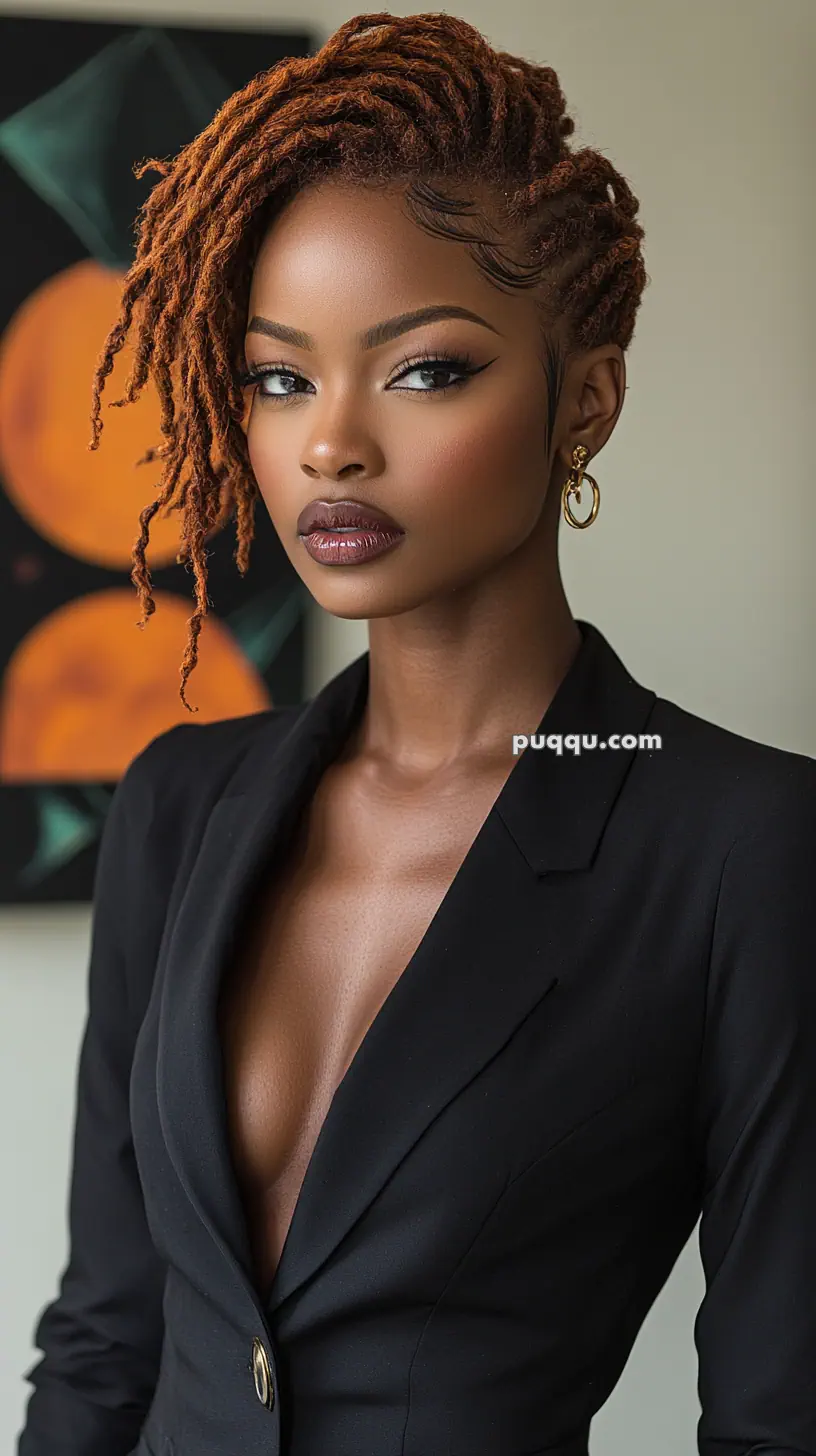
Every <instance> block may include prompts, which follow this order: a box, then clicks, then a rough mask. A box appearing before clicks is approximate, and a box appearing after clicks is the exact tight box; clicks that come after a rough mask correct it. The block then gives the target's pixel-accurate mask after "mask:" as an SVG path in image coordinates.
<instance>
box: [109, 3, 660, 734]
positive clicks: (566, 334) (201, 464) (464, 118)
mask: <svg viewBox="0 0 816 1456" xmlns="http://www.w3.org/2000/svg"><path fill="white" fill-rule="evenodd" d="M574 129H575V125H574V122H573V121H572V120H571V119H570V117H568V116H567V115H565V99H564V95H563V92H562V91H561V87H560V85H559V82H558V78H557V76H556V73H555V72H554V71H553V70H552V69H551V68H550V67H549V66H543V65H536V64H534V63H532V62H530V61H525V60H522V59H520V58H519V57H517V56H513V55H511V54H509V53H508V52H506V51H497V50H494V49H493V48H492V47H491V46H490V45H489V44H488V42H487V41H486V40H485V38H484V37H483V36H482V35H481V34H480V33H479V31H477V30H476V29H474V27H473V26H471V25H469V24H468V23H467V22H466V21H464V20H460V19H458V18H456V17H455V16H452V15H447V14H443V13H435V12H433V13H428V14H421V15H410V16H405V17H402V18H400V17H397V16H393V15H391V14H389V13H388V12H387V11H381V12H376V13H369V14H362V15H357V16H354V17H353V18H352V19H351V20H348V21H347V22H346V23H345V24H344V25H341V26H340V28H339V29H338V30H337V31H335V33H334V35H332V36H331V37H330V38H329V40H327V41H326V43H325V44H324V45H323V46H322V48H321V49H320V50H319V51H317V52H316V53H315V54H314V55H312V56H309V57H305V58H302V57H290V58H287V59H285V60H282V61H280V62H278V63H277V65H275V66H273V67H272V68H271V69H270V70H268V71H263V72H261V73H260V74H258V75H257V76H255V77H254V78H253V79H252V80H251V81H250V82H249V83H248V85H246V86H245V87H244V88H243V89H242V90H239V91H237V92H235V93H234V94H233V95H232V96H231V97H229V98H228V100H227V101H226V102H225V103H224V105H223V106H222V107H221V108H220V110H219V111H218V112H217V113H216V115H215V116H214V117H213V120H212V121H211V122H210V124H209V125H208V126H207V127H206V128H205V129H204V130H203V131H202V132H200V133H199V135H198V136H197V137H195V138H194V140H193V141H192V142H190V143H189V145H188V146H186V147H184V148H183V149H182V150H181V151H180V152H179V153H178V155H177V156H176V157H175V159H173V160H171V161H167V160H164V159H161V158H152V159H150V160H148V161H143V162H141V163H139V164H137V165H136V166H135V167H134V172H135V174H136V176H137V177H141V176H142V175H143V174H144V173H145V172H146V171H147V170H149V169H152V170H154V171H157V172H159V173H161V174H162V177H161V180H160V181H159V182H157V183H156V184H155V186H154V187H153V188H152V189H151V192H150V194H149V196H148V198H147V200H146V201H145V203H144V205H143V206H142V208H141V209H140V212H139V214H138V218H137V247H136V255H135V259H134V261H133V263H132V265H131V267H130V268H129V270H128V272H127V274H126V277H125V279H124V283H123V290H122V301H121V313H120V317H119V320H118V322H117V323H116V324H115V325H114V327H113V328H112V329H111V331H110V333H109V335H108V337H107V340H106V342H105V345H104V348H103V350H102V353H101V355H100V358H99V362H98V365H97V369H96V373H95V375H94V380H93V407H92V414H91V422H92V427H93V437H92V440H91V442H90V444H89V447H88V448H89V449H91V450H95V449H97V448H98V446H99V437H100V433H101V430H102V419H101V403H100V395H101V392H102V389H103V386H104V382H105V379H106V378H107V376H108V375H109V374H110V372H111V370H112V368H113V360H114V356H115V355H116V354H117V353H118V351H119V350H120V349H121V348H122V346H123V344H124V343H125V340H126V338H127V335H128V333H129V331H130V329H131V326H132V325H135V338H134V341H133V353H134V362H133V367H132V370H131V373H130V376H129V378H128V380H127V384H126V387H125V394H124V396H123V398H122V399H118V400H113V401H110V404H111V405H112V406H114V407H120V406H122V405H125V404H131V403H132V402H133V401H134V400H135V399H136V397H137V395H138V393H139V392H140V390H141V389H142V387H143V386H144V384H145V381H146V379H147V377H148V374H150V375H151V376H152V379H153V381H154V383H155V386H156V389H157V392H158V396H159V399H160V403H161V412H162V414H161V431H162V434H163V436H164V437H165V443H164V444H162V445H160V446H158V447H157V448H155V449H151V450H149V451H148V452H147V454H146V455H145V456H143V458H142V460H141V461H140V462H139V463H140V464H144V463H148V462H150V461H151V460H154V459H161V460H163V461H164V470H163V474H162V478H161V483H160V487H159V493H158V495H157V497H156V499H155V500H154V501H153V503H152V504H151V505H149V506H147V507H146V508H145V509H144V510H143V511H142V512H141V514H140V517H139V521H140V525H141V534H140V535H139V537H138V539H137V541H136V543H135V545H134V547H133V569H132V572H131V580H132V581H133V584H134V586H135V587H136V589H137V593H138V596H139V600H140V603H141V607H142V619H141V621H140V622H139V624H138V625H139V626H140V627H144V626H145V625H146V622H147V618H148V617H149V616H150V615H151V614H152V613H153V611H154V610H155V603H154V601H153V597H152V594H151V581H150V573H149V570H148V568H147V565H146V562H145V548H146V546H147V544H148V539H149V526H150V522H151V520H152V518H153V516H154V515H155V514H156V512H157V511H158V510H160V509H165V510H166V511H167V512H168V513H169V512H170V511H180V512H181V540H182V547H181V551H180V553H179V555H178V560H179V561H180V562H183V563H185V564H186V563H188V562H190V561H192V566H193V570H194V574H195V596H196V606H195V610H194V612H193V615H192V616H191V617H190V619H189V622H188V631H189V635H188V642H187V647H186V651H185V655H184V659H183V663H182V667H181V690H180V696H181V700H182V702H183V703H184V704H185V707H187V708H188V709H189V711H191V712H197V711H198V710H197V709H193V708H190V705H189V703H187V701H186V698H185V685H186V682H187V679H188V678H189V676H190V673H191V672H192V670H193V668H194V667H195V665H196V662H197V656H198V653H197V641H198V636H199V633H200V631H201V624H202V621H203V619H204V616H205V615H206V612H207V607H208V599H207V587H206V550H205V541H206V537H207V535H208V534H209V533H211V532H213V531H214V530H219V529H221V528H222V527H223V526H224V525H226V523H227V522H228V521H229V520H230V519H235V521H236V537H237V543H238V544H237V549H236V552H235V561H236V564H237V566H238V570H239V572H240V573H241V574H242V575H244V574H245V573H246V570H247V568H248V565H249V548H250V543H251V541H252V539H253V534H254V512H255V503H256V500H257V495H258V489H257V484H256V482H255V479H254V475H253V472H252V467H251V463H250V460H249V456H248V452H247V444H246V437H245V435H244V431H243V429H242V428H241V422H242V420H243V419H244V414H245V398H244V393H243V389H242V387H241V384H240V383H239V380H240V376H241V373H242V372H243V371H244V369H245V368H246V360H245V357H244V332H245V328H246V322H247V319H246V313H247V307H248V300H249V290H250V285H251V281H252V270H253V266H254V262H255V258H256V256H257V252H258V249H259V247H260V243H261V241H262V239H263V236H264V234H265V232H266V229H267V227H268V225H269V223H270V222H271V220H272V218H273V217H274V216H275V215H276V214H277V212H278V211H279V210H280V208H281V207H282V206H283V205H284V203H285V202H286V201H287V199H288V198H290V197H291V196H292V195H293V194H294V193H295V192H297V191H299V190H300V189H301V188H302V187H303V186H304V185H305V184H307V183H310V182H316V181H319V180H321V179H323V178H326V177H328V176H334V177H340V178H345V179H347V180H348V181H350V182H352V183H361V184H363V185H370V186H378V185H383V184H385V185H394V184H397V185H402V186H403V187H404V189H405V192H404V195H405V202H406V205H407V207H408V209H409V211H410V215H411V216H412V218H413V219H414V220H415V221H416V223H417V225H418V226H420V227H422V228H424V229H425V230H426V231H427V232H430V233H432V234H433V235H434V236H438V237H447V238H452V239H456V240H459V241H461V242H464V243H465V244H466V245H467V248H468V251H469V253H470V256H471V257H472V258H473V260H474V262H475V263H476V265H477V266H478V267H479V268H481V270H482V272H483V274H484V275H485V277H487V278H489V279H490V280H491V282H492V283H493V284H494V285H495V286H496V287H497V288H500V289H507V288H529V289H536V302H537V303H538V304H539V306H540V308H541V311H542V322H543V323H545V324H548V325H549V333H547V334H546V335H545V334H543V335H542V338H543V350H544V352H543V355H542V363H543V365H544V368H545V370H546V374H547V380H548V397H547V414H548V429H549V433H550V435H551V432H552V427H553V423H554V419H555V411H556V408H557V403H558V397H559V394H560V387H561V381H562V378H563V365H564V360H565V357H566V356H567V355H568V354H569V353H570V352H571V351H573V350H580V349H591V348H593V347H595V346H597V345H600V344H603V343H616V344H618V345H619V346H620V347H621V349H625V348H626V347H627V346H628V344H629V343H630V341H631V339H632V335H633V332H634V324H635V315H636V313H637V309H638V306H639V303H640V298H641V294H642V292H643V288H644V286H645V284H646V282H647V281H648V275H647V274H646V271H645V267H644V263H643V258H642V254H641V239H642V238H643V235H644V234H643V228H642V227H641V226H640V224H639V223H638V222H636V220H635V219H636V214H637V211H638V207H639V202H638V199H637V198H636V197H635V196H634V194H633V193H632V191H631V189H630V187H629V185H628V183H627V182H626V180H625V178H624V177H622V176H621V174H620V173H619V172H617V171H616V170H615V168H614V167H613V166H612V164H611V162H609V161H608V160H607V158H606V157H604V156H603V155H602V154H601V153H599V152H597V151H594V150H592V149H591V148H588V147H586V148H583V149H581V150H575V151H572V150H570V148H569V147H568V145H567V138H568V137H569V136H571V134H572V133H573V131H574ZM446 183H447V184H449V185H448V186H447V187H446V185H445V184H446ZM469 188H470V189H471V191H472V192H473V193H474V194H475V193H477V192H478V193H479V194H480V195H482V196H484V195H485V189H486V192H487V194H489V195H490V197H491V198H492V199H494V203H495V205H494V206H493V207H491V208H490V209H486V208H485V207H480V206H477V205H476V204H475V203H474V201H473V199H472V198H471V197H469V196H468V189H469ZM488 211H490V212H491V215H492V217H493V219H494V221H495V223H496V224H497V226H494V225H492V224H491V223H489V222H488V220H487V213H488ZM137 304H138V305H139V307H138V310H137V309H136V305H137ZM134 312H135V313H136V316H135V320H134ZM548 438H549V436H548ZM185 467H188V469H187V473H186V475H185V476H184V478H182V472H183V471H184V470H185Z"/></svg>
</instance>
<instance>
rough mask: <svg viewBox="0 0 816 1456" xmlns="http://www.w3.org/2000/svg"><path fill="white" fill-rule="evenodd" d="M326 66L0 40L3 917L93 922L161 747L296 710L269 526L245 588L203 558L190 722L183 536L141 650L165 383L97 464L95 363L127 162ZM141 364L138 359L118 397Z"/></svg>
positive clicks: (215, 558) (155, 44)
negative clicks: (150, 761)
mask: <svg viewBox="0 0 816 1456" xmlns="http://www.w3.org/2000/svg"><path fill="white" fill-rule="evenodd" d="M312 50H313V40H312V37H311V35H309V34H308V33H307V32H305V31H297V32H292V31H287V30H274V31H272V30H251V31H249V30H236V29H228V30H227V29H212V28H200V27H199V28H186V27H179V26H157V25H153V24H151V25H138V24H130V25H127V24H116V23H108V22H105V23H99V22H96V21H92V20H61V19H46V18H34V17H17V18H11V17H6V18H0V217H2V226H3V262H2V267H0V605H2V613H0V901H2V903H5V904H23V903H31V902H43V901H50V902H53V901H76V900H80V901H83V900H84V901H87V900H89V899H90V897H91V894H92V888H93V877H94V871H95V866H96V858H97V852H98V845H99V838H100V833H101V830H102V826H103V824H104V821H105V815H106V812H107V808H108V806H109V803H110V799H111V795H112V793H113V790H114V788H115V785H116V782H117V780H118V779H119V778H120V777H121V775H122V773H123V772H124V769H125V768H126V767H127V764H128V763H129V762H130V760H131V759H132V758H133V757H134V756H135V754H136V753H138V752H139V751H140V749H141V748H143V747H144V746H145V745H146V744H147V743H148V742H149V741H150V740H151V739H152V738H153V737H155V736H156V734H158V733H160V732H162V731H163V730H164V729H166V728H169V727H171V726H172V725H173V724H174V723H178V722H186V721H191V722H199V723H200V722H209V721H212V720H215V719H219V718H227V717H234V716H237V715H240V714H245V713H253V712H258V711H262V710H264V709H265V708H268V707H270V706H272V705H274V704H276V703H285V702H290V703H291V702H299V701H300V700H301V696H302V690H303V667H304V662H303V649H304V629H305V611H306V606H307V598H306V593H305V591H304V589H303V586H302V583H301V582H300V579H299V578H298V577H297V574H296V573H295V572H294V570H293V568H292V566H291V563H290V562H289V560H288V557H287V556H286V554H285V552H284V550H283V547H282V546H281V543H280V541H279V540H278V537H277V535H276V533H275V531H274V529H273V527H272V525H271V523H270V521H269V517H268V515H267V513H266V511H265V510H264V509H263V508H262V507H261V506H259V508H258V510H257V512H256V532H255V539H254V541H253V545H252V554H251V563H250V568H249V571H248V573H247V575H246V576H245V577H241V576H240V574H239V572H238V569H237V567H236V565H235V562H234V559H233V553H234V550H235V535H234V526H233V525H230V526H228V527H227V528H226V529H225V530H223V531H221V532H218V533H217V534H215V535H214V536H212V537H211V538H210V540H209V541H208V543H207V553H208V562H207V569H208V597H209V601H210V607H209V614H208V617H207V618H206V619H205V622H204V625H203V628H202V632H201V636H200V638H199V644H198V645H199V661H198V665H197V667H196V669H195V672H194V673H193V675H192V677H191V679H190V681H189V684H188V690H187V695H188V699H189V701H190V702H191V703H192V704H193V705H194V706H195V707H197V709H198V712H197V714H196V715H195V717H192V718H191V716H190V714H189V713H188V711H187V709H186V708H185V706H184V704H183V703H182V702H181V700H180V698H179V683H180V677H179V669H180V664H181V660H182V657H183V654H184V647H185V643H186V638H187V620H188V618H189V616H190V614H191V612H192V610H193V606H194V597H193V578H192V567H191V566H190V565H189V564H184V563H179V562H177V560H176V556H177V553H178V549H179V544H180V543H179V537H178V515H177V514H176V513H171V514H170V515H169V516H165V515H158V516H156V517H155V518H154V520H153V521H152V522H151V536H150V545H149V547H148V552H147V564H148V566H149V568H150V572H151V576H152V580H153V594H154V598H155V602H156V611H155V613H154V614H153V615H152V616H151V617H150V618H149V620H148V623H147V625H146V627H145V629H144V630H141V631H140V630H139V628H138V626H137V625H136V624H137V621H138V619H139V616H140V609H139V603H138V599H137V596H136V591H135V588H134V587H133V585H132V583H131V581H130V568H131V551H132V547H133V542H134V540H135V538H136V536H137V535H138V531H139V520H138V518H139V512H140V511H141V510H142V509H143V508H144V506H145V505H147V504H149V503H150V501H152V500H153V499H154V497H155V494H156V489H157V486H158V479H159V472H158V471H157V470H156V467H155V466H153V465H147V466H145V465H142V466H140V467H139V468H137V467H136V462H137V461H138V460H139V458H140V457H141V456H142V455H144V453H145V452H146V450H147V449H148V448H149V447H150V446H155V445H156V444H158V443H159V442H160V439H161V436H160V432H159V419H160V412H159V402H158V397H157V396H156V395H155V393H154V392H153V389H152V382H151V384H150V385H149V386H146V387H145V389H144V390H143V392H142V394H141V395H140V397H139V398H138V399H137V401H136V402H135V403H134V404H132V405H129V406H128V408H127V409H124V410H105V412H104V430H103V433H102V439H101V442H100V448H99V450H98V451H95V452H90V451H89V450H88V448H87V446H88V442H89V439H90V435H91V430H90V409H91V382H92V378H93V372H94V368H95V364H96V361H97V358H98V356H99V354H100V352H101V350H102V347H103V345H104V342H105V339H106V336H107V334H108V331H109V329H110V328H111V326H112V324H113V323H114V322H115V321H116V319H117V317H118V312H119V299H120V291H121V284H122V280H123V278H124V274H125V272H126V270H127V268H128V267H129V266H130V263H131V262H132V260H133V257H134V255H135V231H134V221H135V218H136V214H137V212H138V209H139V207H140V206H141V204H142V202H143V201H144V199H145V197H146V196H147V193H148V192H149V190H150V188H151V186H153V185H155V183H156V181H157V180H158V174H157V173H155V172H147V173H146V174H145V176H144V177H143V178H142V179H137V178H136V177H134V175H133V166H134V163H136V162H138V161H140V160H141V159H143V158H145V157H159V156H161V157H168V156H173V155H175V154H176V153H177V152H178V151H179V149H180V148H181V147H182V146H184V145H185V144H186V143H187V142H188V141H190V140H192V138H193V137H194V136H195V135H196V134H197V133H198V132H199V131H200V130H201V129H202V128H203V127H204V126H206V125H207V123H208V122H209V121H210V120H211V119H212V117H213V115H214V114H215V112H216V111H217V110H218V108H219V107H220V106H221V105H222V103H223V102H224V101H225V100H226V98H227V97H228V96H229V95H230V94H231V93H232V92H233V91H235V90H236V89H238V88H239V87H241V86H244V85H245V84H246V83H247V82H248V81H249V80H250V79H251V78H252V76H254V75H256V74H257V73H258V72H260V71H263V70H267V69H268V68H269V67H270V66H272V65H274V64H275V62H276V61H278V60H280V59H282V58H284V57H286V56H303V55H308V54H310V53H311V52H312ZM131 363H132V355H131V354H130V351H129V347H128V346H127V345H126V347H125V348H124V349H123V350H122V351H121V353H120V354H119V355H117V358H116V363H115V366H114V370H113V373H112V375H111V377H110V378H109V380H108V381H107V383H106V395H107V397H108V398H110V399H116V398H118V397H119V396H120V395H121V394H122V393H123V385H124V381H125V379H126V378H127V374H128V372H129V369H130V364H131ZM104 403H105V395H103V409H104ZM151 471H153V472H154V473H153V474H151Z"/></svg>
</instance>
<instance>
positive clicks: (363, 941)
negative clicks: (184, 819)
mask: <svg viewBox="0 0 816 1456" xmlns="http://www.w3.org/2000/svg"><path fill="white" fill-rule="evenodd" d="M496 793H497V788H496V786H495V784H494V785H490V786H487V788H486V789H483V790H482V792H481V793H479V794H475V795H474V796H473V797H472V798H469V799H468V801H467V802H464V801H463V800H462V799H461V797H459V798H457V799H456V811H455V812H454V813H451V812H450V806H449V805H445V803H444V801H443V802H442V803H441V804H440V803H439V802H437V803H436V804H434V805H431V804H425V805H423V806H416V805H415V806H414V807H413V808H412V810H411V812H410V814H408V815H406V812H405V810H404V809H403V810H402V811H401V812H399V813H397V812H395V810H394V809H393V808H392V809H390V810H385V809H384V808H382V807H381V806H376V805H375V806H369V808H368V809H367V810H363V808H362V806H361V805H360V804H359V803H358V804H356V806H354V805H351V804H349V802H348V799H347V795H346V793H345V790H344V786H343V785H342V782H341V781H340V780H335V781H334V782H332V776H331V775H330V776H328V778H327V781H325V782H324V784H322V785H321V788H320V791H319V793H318V795H317V796H316V798H315V800H314V801H313V804H312V806H311V808H310V812H309V814H308V817H307V819H306V820H305V822H304V824H303V825H302V827H301V831H300V835H299V839H298V842H297V843H296V844H293V845H290V846H289V848H288V850H287V856H286V863H285V866H283V867H280V866H279V867H277V868H276V869H274V871H273V872H272V873H271V874H270V876H269V877H268V880H267V882H266V883H265V884H263V885H262V886H261V887H260V889H259V891H258V893H257V895H256V896H255V897H254V900H253V904H252V906H251V907H250V911H249V914H248V916H247V920H246V923H245V925H244V927H243V928H242V933H241V935H240V937H239V939H238V941H237V942H236V950H235V955H234V957H233V962H232V964H231V966H230V967H229V968H228V970H227V973H226V975H225V978H224V982H223V984H222V990H221V998H220V1006H219V1020H220V1030H221V1040H222V1048H223V1054H224V1055H223V1060H224V1084H225V1097H226V1103H227V1116H228V1125H229V1133H230V1142H231V1149H232V1156H233V1163H234V1168H235V1173H236V1177H237V1180H238V1183H239V1186H240V1188H241V1192H242V1196H243V1200H244V1206H245V1210H246V1214H247V1220H248V1227H249V1232H250V1238H251V1243H252V1249H253V1257H254V1261H255V1266H256V1271H255V1272H256V1277H257V1279H258V1281H259V1285H260V1287H261V1288H262V1289H265V1288H266V1287H268V1285H269V1284H270V1283H271V1280H272V1277H273V1275H274V1272H275V1269H276V1268H277V1264H278V1261H279V1259H280V1254H281V1251H282V1248H283V1244H284V1240H285V1238H286V1234H287V1231H288V1228H289V1225H290V1223H291V1219H292V1215H293V1213H294V1209H295V1205H296V1203H297V1199H298V1196H299V1193H300V1189H301V1186H302V1183H303V1179H304V1176H305V1173H306V1169H307V1167H308V1164H309V1161H310V1158H311V1155H312V1152H313V1150H314V1146H315V1143H316V1141H317V1137H318V1134H319V1132H320V1129H321V1127H322V1125H323V1122H324V1121H325V1118H326V1115H327V1113H328V1110H329V1106H330V1103H331V1101H332V1098H333V1096H334V1093H335V1091H336V1089H337V1087H338V1085H339V1083H340V1081H341V1080H342V1078H343V1076H344V1074H345V1072H346V1071H347V1069H348V1067H349V1066H350V1064H351V1062H352V1060H353V1058H354V1056H355V1053H356V1052H357V1050H358V1049H359V1047H360V1045H361V1043H362V1041H363V1039H364V1038H365V1035H366V1033H367V1031H368V1030H369V1028H370V1026H371V1024H372V1022H373V1021H374V1019H375V1017H376V1016H377V1013H378V1011H379V1010H380V1007H381V1006H382V1004H383V1002H384V1001H385V999H386V997H387V996H388V994H389V992H390V991H391V990H392V989H393V987H394V985H395V983H396V982H397V980H398V979H399V977H400V976H401V974H402V972H403V971H404V969H405V968H406V966H407V965H408V963H409V961H410V960H411V959H412V957H413V955H414V952H415V951H416V949H417V947H418V946H419V944H420V942H421V940H422V939H423V937H424V935H425V932H426V931H427V928H428V926H429V924H430V922H431V920H432V919H433V917H434V915H435V913H436V911H437V910H438V908H439V906H440V904H441V902H442V900H443V899H444V897H445V895H446V893H447V891H448V889H449V887H450V884H451V882H452V880H453V879H454V877H455V875H456V873H457V871H458V869H459V868H460V866H461V864H462V862H463V860H464V858H465V856H466V854H467V852H468V850H469V848H470V846H471V844H472V842H473V840H474V838H475V837H476V834H477V833H478V830H479V828H480V826H481V824H482V822H483V821H484V818H485V817H486V814H487V813H488V811H489V809H490V805H491V803H492V802H493V800H494V799H495V797H496Z"/></svg>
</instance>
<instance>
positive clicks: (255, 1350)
mask: <svg viewBox="0 0 816 1456" xmlns="http://www.w3.org/2000/svg"><path fill="white" fill-rule="evenodd" d="M252 1374H253V1377H254V1380H255V1394H256V1395H257V1397H258V1399H259V1401H260V1402H261V1405H265V1406H266V1408H267V1410H271V1409H272V1407H273V1405H274V1404H275V1388H274V1386H273V1384H272V1371H271V1370H270V1368H269V1356H268V1355H267V1353H266V1350H265V1349H264V1347H263V1345H262V1344H261V1341H260V1340H259V1339H258V1338H257V1336H256V1338H255V1339H254V1340H253V1341H252Z"/></svg>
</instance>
